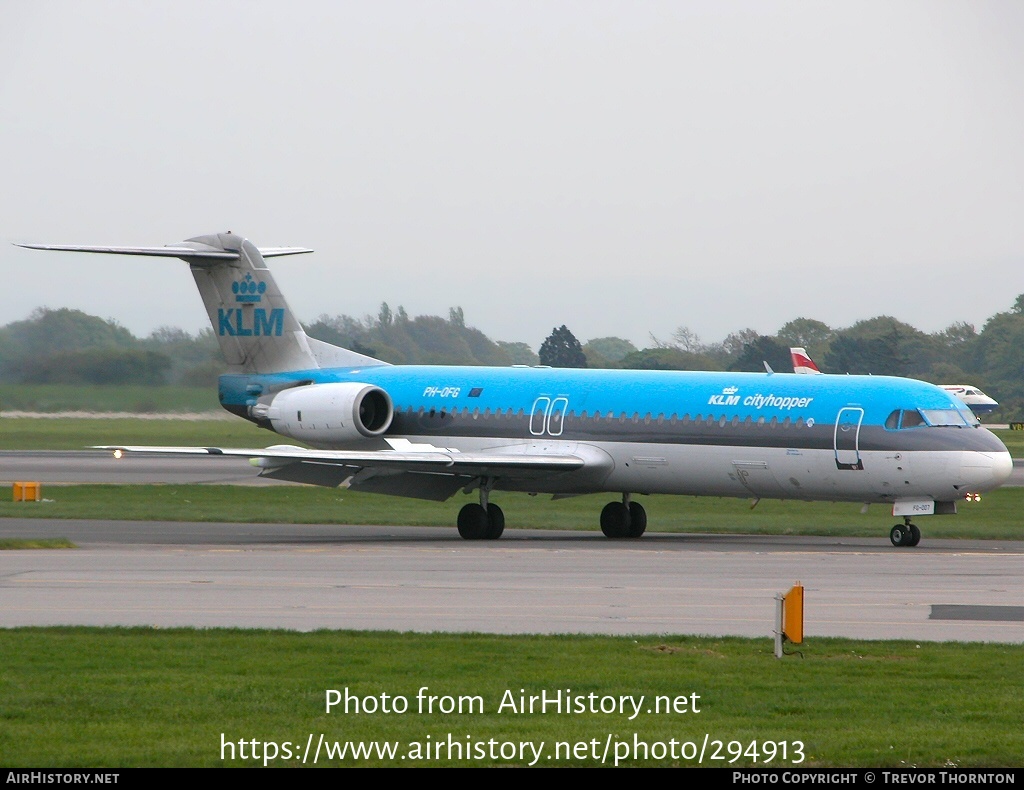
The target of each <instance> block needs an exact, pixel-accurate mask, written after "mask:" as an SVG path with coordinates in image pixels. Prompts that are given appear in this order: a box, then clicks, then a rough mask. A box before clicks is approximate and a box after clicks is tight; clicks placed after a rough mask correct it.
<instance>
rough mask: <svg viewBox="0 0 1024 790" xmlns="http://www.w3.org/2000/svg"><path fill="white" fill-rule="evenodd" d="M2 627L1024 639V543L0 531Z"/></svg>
mask: <svg viewBox="0 0 1024 790" xmlns="http://www.w3.org/2000/svg"><path fill="white" fill-rule="evenodd" d="M0 536H4V537H6V536H17V537H23V538H27V537H55V536H63V537H67V538H69V539H71V540H72V541H73V542H75V543H76V544H77V545H78V546H79V548H78V549H72V550H31V551H4V552H0V626H4V627H9V626H19V625H57V624H81V625H147V626H157V627H170V626H197V627H218V626H242V627H253V628H256V627H258V628H285V629H295V630H311V629H317V628H354V629H374V630H398V631H448V632H461V631H482V632H490V633H602V634H641V633H642V634H652V633H654V634H657V633H665V634H674V633H687V634H707V635H738V636H763V637H765V638H766V639H770V638H771V635H772V629H773V627H774V597H775V595H776V593H780V592H784V591H785V590H787V589H789V587H790V586H791V585H792V584H793V583H794V582H795V581H798V580H799V581H801V582H802V583H803V584H804V586H805V589H806V602H805V608H806V633H807V636H808V638H813V637H815V636H846V637H854V638H867V639H881V638H892V639H913V640H940V641H945V640H963V641H993V642H1008V643H1021V642H1024V542H1020V541H951V540H927V539H926V540H925V541H924V542H922V544H921V545H920V546H919V547H917V548H915V549H894V548H893V547H892V546H891V545H889V542H888V540H887V539H884V538H878V539H867V538H865V539H845V538H843V539H840V538H813V537H788V536H738V535H678V534H657V533H654V534H648V535H645V536H644V537H643V538H641V539H640V540H637V541H609V540H607V539H605V538H603V537H602V536H601V535H600V534H599V533H596V532H594V533H587V532H549V531H540V530H515V529H510V530H506V532H505V535H504V537H502V539H501V540H500V541H497V542H493V543H492V542H488V541H481V542H466V541H463V540H461V539H460V538H459V537H458V536H457V534H456V532H455V530H454V529H439V528H428V527H371V526H338V525H292V524H217V523H199V524H197V523H178V522H131V521H62V520H49V519H2V520H0Z"/></svg>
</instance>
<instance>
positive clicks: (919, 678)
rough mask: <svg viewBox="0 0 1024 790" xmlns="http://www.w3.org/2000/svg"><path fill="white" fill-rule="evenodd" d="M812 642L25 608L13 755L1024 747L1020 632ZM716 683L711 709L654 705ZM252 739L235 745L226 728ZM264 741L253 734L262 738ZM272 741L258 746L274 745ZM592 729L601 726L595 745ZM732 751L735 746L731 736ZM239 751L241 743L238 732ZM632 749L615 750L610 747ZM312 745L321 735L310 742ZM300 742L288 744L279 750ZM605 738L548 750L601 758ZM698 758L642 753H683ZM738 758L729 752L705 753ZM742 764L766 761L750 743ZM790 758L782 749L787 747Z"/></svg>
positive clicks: (883, 754) (3, 751) (702, 702)
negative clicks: (29, 624)
mask: <svg viewBox="0 0 1024 790" xmlns="http://www.w3.org/2000/svg"><path fill="white" fill-rule="evenodd" d="M801 649H802V652H803V656H804V657H803V658H800V657H796V656H793V657H787V658H785V659H783V660H781V661H779V660H776V659H775V658H774V657H773V656H772V646H771V642H770V640H769V639H761V640H751V639H738V638H699V637H685V636H659V637H635V638H630V637H600V636H593V637H590V636H586V637H584V636H578V637H566V636H560V637H559V636H512V637H507V636H491V635H438V634H397V633H364V632H327V631H319V632H313V633H307V634H296V633H286V632H275V631H243V630H209V631H193V630H150V629H92V628H45V629H43V628H19V629H12V630H5V631H0V654H2V655H3V656H4V661H3V669H2V672H0V722H2V725H0V755H2V757H0V762H2V763H3V765H4V766H5V767H17V766H41V765H44V766H48V767H49V766H52V767H70V766H90V767H104V766H111V767H130V766H216V765H222V764H229V765H256V764H262V760H261V761H253V760H242V759H240V752H239V751H238V747H237V743H238V741H239V740H245V741H251V740H252V739H256V740H258V741H261V742H262V741H275V742H283V741H290V742H293V743H297V744H300V747H299V748H298V749H297V751H299V752H300V753H301V751H302V749H303V748H304V746H305V743H306V741H307V738H308V737H309V734H310V733H312V734H313V740H314V744H315V743H316V742H317V740H318V739H319V736H320V734H321V733H322V734H323V735H324V736H325V738H326V739H327V740H328V741H331V742H333V741H335V740H340V741H345V740H349V741H356V740H366V741H369V740H387V741H394V742H397V743H398V744H399V749H400V750H401V751H400V753H401V752H405V751H406V750H407V749H409V748H410V744H411V743H412V742H419V743H423V742H425V741H426V740H427V737H428V736H430V738H431V740H432V741H433V742H437V741H438V740H446V738H447V736H448V734H449V733H451V735H452V736H453V738H454V739H455V740H457V741H460V742H463V743H465V740H466V736H467V735H468V736H470V738H471V739H472V740H473V741H477V742H484V743H486V742H487V741H488V740H489V739H495V740H496V741H497V742H499V743H500V742H503V741H515V742H519V741H532V742H534V743H540V742H541V741H543V742H544V745H545V747H544V748H545V750H546V751H545V754H551V753H553V750H554V748H555V747H554V744H555V742H566V743H576V742H590V741H591V740H593V739H597V741H598V743H599V744H600V746H599V748H598V753H599V754H600V753H601V752H602V751H603V747H604V743H605V741H606V738H607V737H608V735H609V734H611V735H612V738H613V741H627V742H629V743H630V744H631V743H632V742H633V739H634V736H635V737H637V738H639V739H640V740H642V741H647V742H668V741H669V740H670V739H675V740H677V741H683V742H685V741H695V742H696V743H697V744H698V746H699V745H700V744H701V743H702V741H703V738H704V735H705V733H707V734H708V735H709V736H710V740H712V741H713V740H722V741H723V742H726V743H728V742H729V741H737V742H739V743H741V744H743V747H744V748H746V747H747V746H748V745H749V743H750V742H751V741H757V742H758V743H759V744H760V743H763V742H765V741H774V742H778V741H783V740H785V741H789V746H788V748H789V750H790V754H791V755H792V753H793V749H794V748H795V747H794V745H793V742H794V741H802V742H803V752H804V754H805V756H806V759H805V760H804V761H803V762H802V763H801V765H803V766H882V767H906V766H960V767H979V766H1001V767H1008V766H1020V765H1024V714H1022V710H1024V707H1022V705H1024V694H1022V688H1024V680H1022V678H1024V675H1022V674H1021V664H1022V657H1024V653H1022V649H1021V647H1019V646H1009V645H991V644H959V643H921V644H915V643H913V642H859V641H852V640H843V639H815V638H811V639H809V640H807V642H806V643H805V644H804V645H803V646H802V648H801ZM423 686H426V687H428V688H429V693H430V694H433V695H437V696H442V695H452V696H459V695H465V696H479V697H481V698H482V702H483V712H482V713H481V712H479V710H476V711H475V712H473V713H464V714H462V715H459V714H457V713H452V714H448V715H445V714H440V713H436V712H435V713H433V714H429V713H420V712H419V711H418V709H417V702H416V695H417V692H418V690H419V689H420V688H421V687H423ZM327 689H337V690H339V691H343V690H345V689H348V690H349V691H350V693H351V694H352V695H355V696H358V697H360V698H363V697H366V696H375V697H377V699H378V700H379V699H380V695H381V694H387V695H389V696H390V697H391V698H394V697H396V696H402V697H405V698H406V699H407V700H408V702H409V711H408V712H407V713H405V714H395V713H392V714H384V713H379V712H378V713H373V714H367V713H358V714H357V713H355V712H350V713H348V714H346V713H344V712H343V710H342V709H341V708H340V707H337V708H335V709H334V710H333V711H332V712H331V713H327V712H326V711H325V692H326V690H327ZM520 689H524V690H525V691H526V693H527V694H539V693H540V692H541V691H542V690H547V692H548V693H549V694H550V693H554V692H556V691H557V690H559V689H562V690H564V689H571V690H572V693H573V694H574V695H587V694H590V693H595V694H597V695H598V696H606V695H609V696H614V697H618V696H619V695H634V696H639V695H641V694H642V695H644V696H645V702H644V704H643V706H642V710H643V711H645V712H642V713H641V714H640V715H639V716H637V717H636V718H635V719H634V720H632V721H630V720H629V718H628V716H627V715H620V714H619V713H617V712H616V713H607V714H601V713H590V712H586V713H579V714H565V713H562V714H558V713H555V712H553V711H552V712H548V713H546V714H541V713H534V714H528V713H527V714H520V713H513V712H511V711H510V710H508V709H506V710H505V711H504V712H502V713H499V712H498V706H499V704H500V703H501V701H502V698H503V696H504V694H505V691H506V690H509V691H511V692H512V694H513V696H515V697H517V698H518V696H519V693H520ZM692 694H697V695H699V700H698V701H697V707H698V708H699V713H694V712H687V713H682V712H680V713H665V712H662V713H647V712H646V709H647V707H648V706H649V705H650V703H651V700H653V698H654V697H656V696H667V697H670V698H673V699H674V698H676V697H679V696H687V697H689V696H690V695H692ZM691 702H692V700H691ZM222 737H223V739H224V740H225V741H228V742H234V743H235V745H236V753H235V759H234V760H233V761H232V760H230V759H229V760H226V761H224V762H223V763H222V761H221V740H222ZM247 747H248V749H249V750H250V751H251V744H247ZM263 751H264V750H263V748H262V747H260V754H261V755H262V753H263ZM589 751H590V748H589V746H588V752H589ZM723 753H725V754H727V752H725V751H724V750H723ZM226 754H227V755H228V756H230V751H228V752H226ZM609 754H610V755H614V750H612V751H610V753H609ZM311 757H312V755H311ZM286 762H290V764H291V765H293V766H295V765H299V764H300V762H301V761H300V760H294V759H293V760H290V761H285V760H283V759H278V760H276V761H271V764H274V765H282V764H285V763H286ZM523 762H528V761H521V760H519V759H518V758H513V759H509V760H502V759H500V758H499V759H494V760H491V759H485V760H480V761H474V762H472V763H467V762H465V761H463V762H461V763H460V762H459V761H457V760H456V761H449V760H447V759H443V758H442V759H440V760H430V761H415V762H410V761H409V760H401V759H398V758H395V759H394V760H389V759H376V758H374V759H371V760H353V759H347V760H344V761H342V760H337V759H335V760H331V761H324V760H322V761H321V764H325V763H326V764H332V765H337V764H348V765H404V766H410V765H423V764H428V765H445V764H463V765H467V764H473V765H518V764H522V763H523ZM598 762H599V761H598V760H595V759H593V758H586V759H575V760H559V761H555V760H553V759H552V760H548V759H542V761H541V763H540V764H542V765H547V766H554V765H563V766H564V765H596V764H598ZM680 762H683V763H686V762H689V763H691V764H692V762H693V761H680V760H676V761H673V760H671V759H648V760H642V759H641V760H629V759H627V760H625V761H624V763H625V764H647V765H671V764H676V763H680ZM706 764H712V765H719V766H727V765H728V764H729V763H728V762H727V761H719V762H717V763H707V762H706ZM735 764H736V765H749V764H753V761H752V760H751V759H750V758H747V757H741V758H740V759H739V760H738V761H737V762H736V763H735ZM791 764H792V760H788V761H781V760H776V761H775V762H774V765H775V766H778V767H787V766H789V765H791Z"/></svg>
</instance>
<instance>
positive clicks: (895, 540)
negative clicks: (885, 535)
mask: <svg viewBox="0 0 1024 790" xmlns="http://www.w3.org/2000/svg"><path fill="white" fill-rule="evenodd" d="M909 536H910V530H907V529H904V527H903V525H902V524H897V525H896V526H894V527H893V528H892V529H891V530H889V541H890V542H891V543H892V545H893V546H906V545H907V543H906V540H907V538H908V537H909Z"/></svg>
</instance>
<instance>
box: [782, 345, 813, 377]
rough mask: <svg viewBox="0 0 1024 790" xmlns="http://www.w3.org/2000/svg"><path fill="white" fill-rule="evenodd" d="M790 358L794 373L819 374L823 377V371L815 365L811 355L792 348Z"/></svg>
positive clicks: (800, 349) (802, 350)
mask: <svg viewBox="0 0 1024 790" xmlns="http://www.w3.org/2000/svg"><path fill="white" fill-rule="evenodd" d="M789 356H790V357H791V358H792V360H793V372H794V373H817V374H819V375H821V371H820V370H818V366H817V365H815V364H814V360H813V359H811V357H810V355H809V354H808V353H807V352H806V351H804V349H802V348H791V349H789Z"/></svg>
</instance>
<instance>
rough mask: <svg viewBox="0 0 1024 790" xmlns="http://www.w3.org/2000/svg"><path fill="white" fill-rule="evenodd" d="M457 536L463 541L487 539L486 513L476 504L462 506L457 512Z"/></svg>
mask: <svg viewBox="0 0 1024 790" xmlns="http://www.w3.org/2000/svg"><path fill="white" fill-rule="evenodd" d="M458 526H459V534H460V535H461V536H462V537H463V538H464V539H465V540H483V539H484V538H486V537H487V530H488V518H487V511H486V510H484V509H483V508H482V507H481V506H480V505H478V504H477V503H476V502H471V503H470V504H468V505H464V506H463V508H462V510H460V511H459V520H458Z"/></svg>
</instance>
